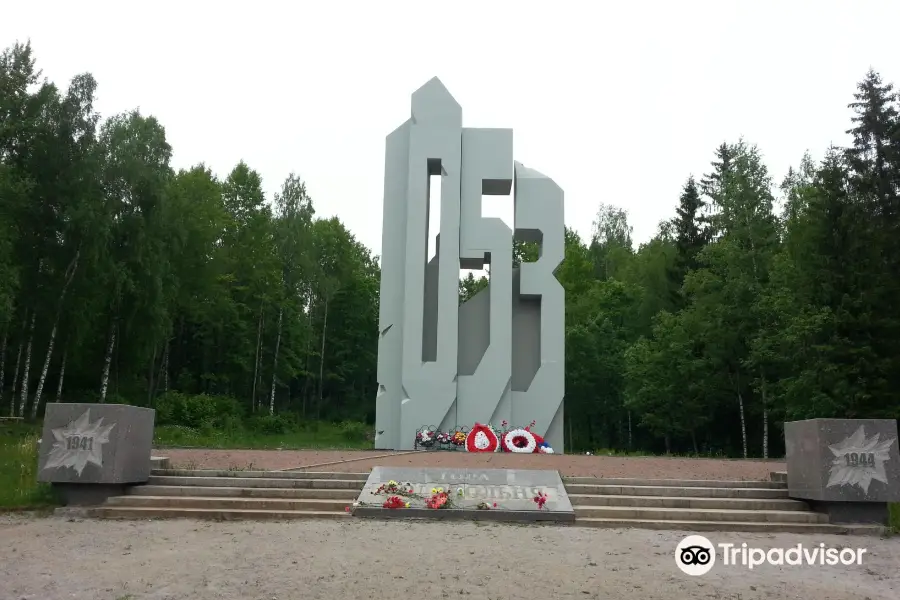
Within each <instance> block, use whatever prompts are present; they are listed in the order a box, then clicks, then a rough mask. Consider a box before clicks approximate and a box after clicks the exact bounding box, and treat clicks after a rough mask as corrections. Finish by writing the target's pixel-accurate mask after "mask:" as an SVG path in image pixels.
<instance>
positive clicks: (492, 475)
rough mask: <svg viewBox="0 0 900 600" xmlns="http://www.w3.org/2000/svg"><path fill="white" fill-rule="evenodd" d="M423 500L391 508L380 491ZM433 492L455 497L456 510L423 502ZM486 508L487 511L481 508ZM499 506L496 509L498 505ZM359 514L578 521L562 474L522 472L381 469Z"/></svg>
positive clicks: (359, 502) (361, 498)
mask: <svg viewBox="0 0 900 600" xmlns="http://www.w3.org/2000/svg"><path fill="white" fill-rule="evenodd" d="M392 480H393V481H396V482H398V483H399V484H401V487H402V488H403V489H405V490H413V493H414V494H415V495H416V496H418V497H414V498H409V497H404V500H408V501H409V503H410V506H409V508H398V509H387V508H383V507H382V504H383V503H384V501H385V500H387V498H388V496H387V495H384V494H376V493H375V492H376V490H377V489H378V488H379V487H380V486H381V485H384V484H387V483H388V482H389V481H392ZM433 488H442V489H443V490H444V491H446V492H448V493H449V497H450V501H451V503H452V505H453V507H452V508H441V509H431V508H427V507H426V506H425V502H424V500H423V499H422V498H428V497H430V496H431V490H432V489H433ZM539 492H540V493H543V494H545V495H547V497H548V500H547V502H546V504H545V505H544V507H543V508H542V509H540V508H539V507H538V505H537V504H536V503H535V502H534V500H533V498H534V497H535V496H536V495H537V494H538V493H539ZM483 504H486V505H488V506H489V508H487V509H480V508H478V505H483ZM495 504H496V506H494V505H495ZM353 515H354V516H360V517H374V518H386V519H441V520H474V521H506V522H523V523H535V522H542V521H544V522H546V521H550V522H555V523H566V522H569V523H571V522H574V521H575V511H574V510H573V508H572V504H571V502H569V497H568V494H567V493H566V488H565V486H563V483H562V479H561V478H560V476H559V473H558V472H557V471H529V470H517V469H431V468H417V469H412V468H398V467H375V468H374V469H372V473H371V474H370V475H369V478H368V479H367V481H366V485H365V486H364V487H363V490H362V491H361V492H360V495H359V498H358V500H357V504H356V505H355V506H354V508H353Z"/></svg>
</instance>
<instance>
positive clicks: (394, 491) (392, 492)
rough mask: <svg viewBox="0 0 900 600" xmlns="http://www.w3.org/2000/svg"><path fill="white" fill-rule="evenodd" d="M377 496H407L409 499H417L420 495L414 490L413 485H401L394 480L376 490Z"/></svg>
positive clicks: (407, 483)
mask: <svg viewBox="0 0 900 600" xmlns="http://www.w3.org/2000/svg"><path fill="white" fill-rule="evenodd" d="M375 495H376V496H405V497H407V498H417V497H418V495H417V494H416V493H415V491H414V490H413V487H412V484H411V483H409V482H408V481H407V482H406V483H403V484H400V483H398V482H396V481H394V480H393V479H391V480H390V481H388V482H387V483H382V484H381V485H380V486H378V489H377V490H375Z"/></svg>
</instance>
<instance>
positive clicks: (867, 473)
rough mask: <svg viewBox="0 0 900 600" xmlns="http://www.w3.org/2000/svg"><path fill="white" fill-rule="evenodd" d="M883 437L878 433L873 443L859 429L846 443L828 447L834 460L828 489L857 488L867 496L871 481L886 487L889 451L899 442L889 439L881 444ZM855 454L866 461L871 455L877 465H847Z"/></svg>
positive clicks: (862, 429)
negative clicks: (843, 486)
mask: <svg viewBox="0 0 900 600" xmlns="http://www.w3.org/2000/svg"><path fill="white" fill-rule="evenodd" d="M880 435H881V434H878V433H876V434H875V435H874V436H873V437H872V438H871V439H869V438H867V437H866V432H865V429H864V428H863V426H862V425H860V427H859V429H857V430H856V432H855V433H854V434H853V435H851V436H850V437H848V438H847V439H845V440H844V441H842V442H840V443H838V444H834V445H833V446H828V448H829V449H830V450H831V453H832V454H834V460H833V461H832V462H831V470H830V473H829V477H828V483H827V484H826V487H832V486H835V485H857V486H859V487H860V489H861V490H862V491H863V493H864V494H868V493H869V484H871V483H872V480H875V481H880V482H881V483H884V484H885V485H887V482H888V480H887V473H885V470H884V463H885V461H887V460H890V458H891V457H890V452H889V451H890V448H891V446H892V445H893V443H894V442H896V441H897V438H893V439H887V440H885V441H883V442H880V443H879V437H880ZM848 454H855V455H856V456H859V457H867V456H869V455H872V457H873V458H874V461H872V462H871V464H870V463H869V462H866V461H864V460H863V461H860V463H859V464H858V465H857V464H854V465H850V464H848V461H847V458H846V456H847V455H848Z"/></svg>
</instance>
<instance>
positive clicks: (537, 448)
mask: <svg viewBox="0 0 900 600" xmlns="http://www.w3.org/2000/svg"><path fill="white" fill-rule="evenodd" d="M531 435H533V436H534V441H535V442H537V444H536V445H535V446H534V453H535V454H540V452H541V444H543V443H544V438H542V437H541V436H539V435H538V434H536V433H535V432H533V431H532V432H531Z"/></svg>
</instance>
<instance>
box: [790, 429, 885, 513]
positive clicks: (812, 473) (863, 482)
mask: <svg viewBox="0 0 900 600" xmlns="http://www.w3.org/2000/svg"><path fill="white" fill-rule="evenodd" d="M784 438H785V448H786V459H787V484H788V495H789V496H790V497H792V498H798V499H803V500H806V501H807V502H808V503H809V504H810V505H811V506H812V507H813V508H814V509H815V510H818V511H820V512H825V513H827V514H828V515H829V518H830V520H831V522H833V523H842V522H843V523H865V522H872V523H881V524H887V520H888V503H889V502H900V454H898V448H897V422H896V421H894V420H893V419H808V420H805V421H792V422H789V423H785V424H784Z"/></svg>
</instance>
